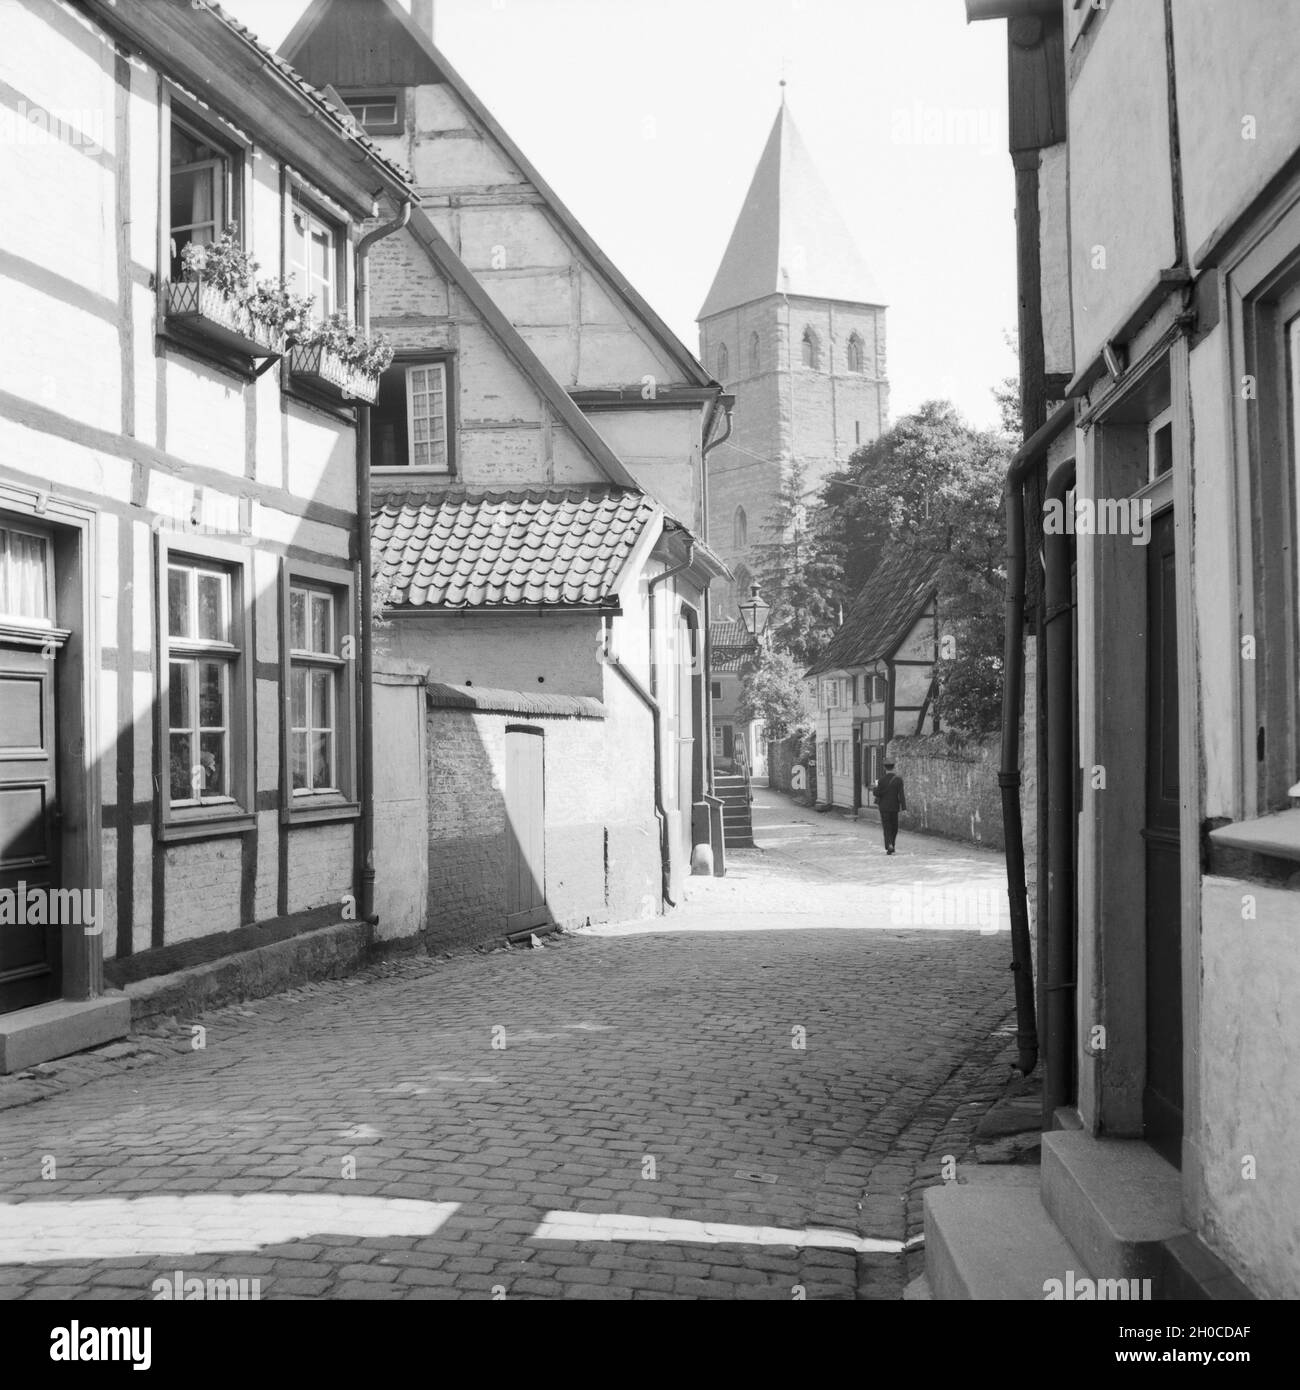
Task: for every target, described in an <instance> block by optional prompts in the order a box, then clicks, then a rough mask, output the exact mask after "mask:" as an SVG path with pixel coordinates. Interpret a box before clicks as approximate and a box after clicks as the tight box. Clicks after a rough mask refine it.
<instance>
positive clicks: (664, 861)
mask: <svg viewBox="0 0 1300 1390" xmlns="http://www.w3.org/2000/svg"><path fill="white" fill-rule="evenodd" d="M694 563H695V538H694V536H689V535H688V537H687V540H686V558H685V559H684V560H683V561H682V562H681V564H679V565H673V566H671V567H670V568H669V569H666V570H664V571H663V573H662V574H656V575H653V576H651V578H650V579H649V580H647V581H646V606H647V607H648V608H649V610H650V690H649V698H650V700H651V701H652V702H653V704H654V717H655V718H654V736H655V815H656V816H657V817H658V818H659V859H660V864H661V874H662V879H663V899H664V902H666V903H667V904H668V906H669V907H676V906H677V904H676V903H675V902H674V901H673V899H672V895H671V893H670V892H669V889H670V888H671V887H672V846H671V844H670V843H669V839H668V813H667V812H666V811H665V810H664V779H663V731H662V728H661V725H662V723H663V710H662V707H661V706H660V704H659V700H658V695H659V679H658V671H659V667H658V663H657V662H656V661H655V588H656V586H658V585H660V584H662V583H663V582H664V580H665V579H672V578H673V577H674V576H675V575H678V574H681V572H682V571H683V570H688V569H690V567H691V566H692V565H693V564H694ZM615 669H616V670H617V671H619V673H620V674H621V675H622V676H623V679H624V680H633V679H635V677H633V676H632V673H631V672H630V671H626V670H625V669H624V668H623V667H621V666H618V665H617V664H616V665H615ZM637 684H638V685H640V682H639V681H638V682H637ZM687 815H688V816H689V815H690V810H689V808H688V810H687Z"/></svg>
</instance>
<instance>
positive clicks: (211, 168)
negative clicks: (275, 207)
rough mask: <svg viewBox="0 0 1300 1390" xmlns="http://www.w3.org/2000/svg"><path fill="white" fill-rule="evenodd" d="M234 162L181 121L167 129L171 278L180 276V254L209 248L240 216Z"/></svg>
mask: <svg viewBox="0 0 1300 1390" xmlns="http://www.w3.org/2000/svg"><path fill="white" fill-rule="evenodd" d="M236 164H237V159H236V156H235V155H234V154H232V153H231V152H230V150H229V149H227V148H225V147H223V146H221V145H218V144H216V143H215V142H214V141H213V140H212V139H211V138H210V137H209V136H207V135H203V134H200V133H199V132H198V130H197V128H195V127H191V126H188V125H186V124H185V123H184V122H182V121H173V122H172V126H171V178H170V195H169V196H170V203H171V219H170V246H169V256H170V264H171V270H170V275H171V279H172V280H174V281H175V280H180V279H181V278H182V276H183V274H184V269H183V267H182V265H181V252H182V251H183V250H184V249H185V248H186V247H187V246H188V245H189V244H190V243H191V242H195V243H197V244H198V245H200V246H208V245H211V244H212V243H213V242H214V241H216V240H217V239H218V238H219V237H220V235H221V233H222V231H223V230H224V229H225V228H226V226H227V225H229V224H230V223H232V222H234V223H238V221H239V216H240V209H239V206H238V204H239V198H238V181H237V179H236V178H235V169H236Z"/></svg>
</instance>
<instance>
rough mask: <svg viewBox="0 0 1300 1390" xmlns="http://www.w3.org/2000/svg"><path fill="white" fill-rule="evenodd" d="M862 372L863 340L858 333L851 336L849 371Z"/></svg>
mask: <svg viewBox="0 0 1300 1390" xmlns="http://www.w3.org/2000/svg"><path fill="white" fill-rule="evenodd" d="M861 370H862V339H861V338H860V337H858V335H857V334H856V333H850V334H849V371H851V372H860V371H861Z"/></svg>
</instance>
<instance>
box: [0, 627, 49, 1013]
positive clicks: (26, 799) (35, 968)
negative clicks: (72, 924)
mask: <svg viewBox="0 0 1300 1390" xmlns="http://www.w3.org/2000/svg"><path fill="white" fill-rule="evenodd" d="M55 659H56V658H55V657H54V655H53V654H48V655H47V654H46V653H45V652H42V651H41V650H40V649H37V648H32V647H0V894H3V897H0V1013H9V1012H11V1011H13V1010H14V1009H25V1008H28V1007H30V1006H31V1005H33V1004H43V1003H45V1002H46V1001H47V1000H49V999H54V998H57V997H58V994H59V992H60V988H61V985H62V976H61V969H60V965H61V959H60V958H61V948H62V931H61V928H60V927H59V926H58V925H51V924H49V923H46V922H44V921H43V920H42V921H41V922H38V923H32V922H30V921H27V920H25V919H26V918H27V917H29V916H36V915H37V913H38V911H39V915H40V916H41V917H42V918H44V917H45V916H47V915H48V910H47V909H48V906H49V904H50V893H51V890H52V889H54V888H57V887H58V886H59V863H58V858H59V831H58V815H57V812H58V789H57V786H56V749H57V746H58V745H57V741H56V738H55V722H54V686H55V682H54V671H55ZM33 894H34V895H35V896H33ZM37 900H40V903H41V907H40V909H37V907H36V902H37Z"/></svg>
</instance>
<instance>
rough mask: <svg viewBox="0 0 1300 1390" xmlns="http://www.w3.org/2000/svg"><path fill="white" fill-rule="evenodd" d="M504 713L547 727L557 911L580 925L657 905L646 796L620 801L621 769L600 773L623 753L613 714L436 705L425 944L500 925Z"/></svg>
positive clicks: (460, 941)
mask: <svg viewBox="0 0 1300 1390" xmlns="http://www.w3.org/2000/svg"><path fill="white" fill-rule="evenodd" d="M509 724H527V725H529V726H530V727H533V728H540V729H541V730H542V731H543V732H542V737H543V740H544V743H543V768H544V779H545V808H546V809H545V825H546V830H545V846H546V880H545V894H546V902H547V906H548V907H549V909H550V911H551V914H552V917H553V918H554V920H556V921H557V922H561V923H569V924H575V925H581V924H583V923H585V922H587V921H588V920H590V921H592V922H606V921H618V920H621V919H625V918H629V917H639V916H643V915H647V914H648V913H653V912H655V911H657V910H658V906H659V876H660V857H659V832H658V826H657V823H656V821H655V818H654V815H653V808H652V807H651V806H650V805H649V803H648V802H647V803H645V804H643V805H635V806H629V805H627V803H626V800H625V798H624V797H623V796H622V792H623V790H625V788H621V787H620V786H619V784H618V781H617V779H614V778H611V777H609V776H602V775H600V770H601V769H602V768H604V767H605V766H606V765H607V764H608V763H609V762H610V759H611V757H614V758H617V754H618V749H617V747H615V746H613V745H617V744H618V743H619V740H618V738H617V735H616V732H615V729H614V728H613V727H612V726H611V725H610V723H609V721H607V720H604V719H572V718H562V717H548V716H541V715H537V714H527V715H517V714H507V713H496V712H492V713H481V712H476V711H468V710H459V709H448V708H440V707H435V708H432V709H430V711H429V714H428V735H429V737H428V750H429V752H428V761H429V766H428V776H429V896H428V917H427V935H428V944H429V949H430V950H431V951H438V950H447V949H451V948H453V947H463V946H470V945H477V944H480V943H484V942H489V941H499V940H500V939H501V938H502V937H503V936H504V934H505V931H506V924H505V915H506V909H507V902H506V863H507V853H508V839H507V830H506V812H505V800H504V798H505V755H506V727H507V725H509ZM620 803H622V804H620Z"/></svg>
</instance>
